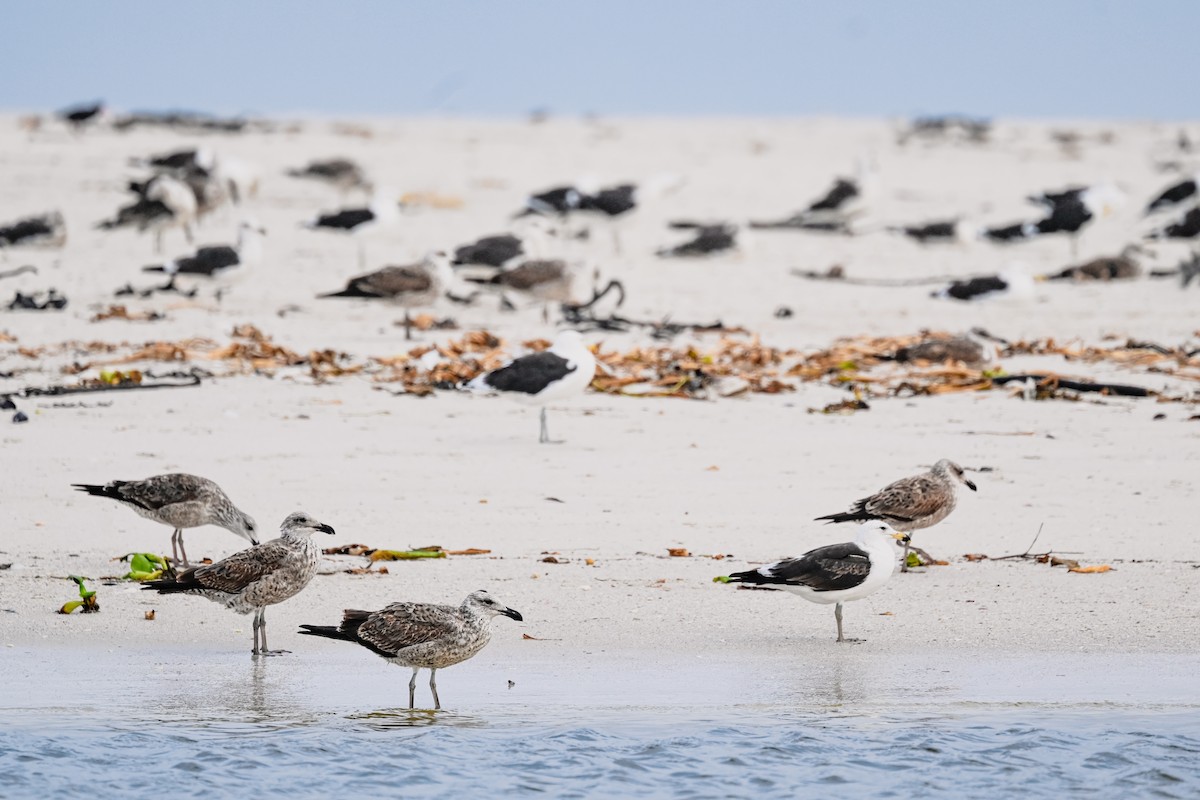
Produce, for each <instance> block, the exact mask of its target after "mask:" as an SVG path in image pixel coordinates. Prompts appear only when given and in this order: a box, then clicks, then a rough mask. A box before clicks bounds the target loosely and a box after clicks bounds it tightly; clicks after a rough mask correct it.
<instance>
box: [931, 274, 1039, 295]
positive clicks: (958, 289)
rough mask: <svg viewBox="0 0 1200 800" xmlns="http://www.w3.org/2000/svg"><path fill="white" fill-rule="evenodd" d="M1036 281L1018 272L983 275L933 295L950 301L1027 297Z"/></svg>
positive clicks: (954, 283) (954, 284) (940, 290)
mask: <svg viewBox="0 0 1200 800" xmlns="http://www.w3.org/2000/svg"><path fill="white" fill-rule="evenodd" d="M1034 285H1035V281H1034V279H1033V278H1031V277H1030V276H1029V275H1026V274H1024V273H1022V272H1020V271H1017V270H1006V271H1005V272H1002V273H1000V274H999V275H983V276H979V277H975V278H966V279H964V280H959V281H953V282H951V284H950V285H949V286H947V287H946V288H944V289H939V290H938V291H936V292H933V293H932V295H931V296H932V297H941V298H947V299H950V300H983V299H990V298H994V297H998V296H1000V295H1011V296H1016V297H1021V296H1027V295H1030V294H1032V293H1033V287H1034Z"/></svg>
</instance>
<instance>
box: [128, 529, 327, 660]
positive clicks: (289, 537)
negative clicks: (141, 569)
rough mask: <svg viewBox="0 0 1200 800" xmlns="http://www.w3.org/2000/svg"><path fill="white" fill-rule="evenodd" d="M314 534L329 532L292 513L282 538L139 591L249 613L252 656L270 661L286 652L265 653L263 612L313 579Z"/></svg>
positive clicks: (318, 552) (316, 549)
mask: <svg viewBox="0 0 1200 800" xmlns="http://www.w3.org/2000/svg"><path fill="white" fill-rule="evenodd" d="M314 531H321V532H322V533H330V534H331V533H333V532H334V530H333V528H331V527H329V526H328V525H325V524H324V523H321V522H317V521H316V520H315V519H313V518H312V517H310V516H309V515H308V514H305V513H304V512H303V511H295V512H292V513H291V514H289V515H288V517H287V519H285V520H284V521H283V525H282V526H281V527H280V533H281V536H280V537H279V538H278V539H272V540H271V541H269V542H265V543H264V544H256V545H255V546H254V547H251V548H249V549H248V550H242V551H241V552H238V553H234V554H233V555H231V556H230V557H229V558H224V559H221V560H220V561H218V562H217V563H215V564H210V565H208V566H205V567H196V568H195V569H190V570H187V571H186V572H183V573H181V574H180V575H179V576H178V577H176V578H175V579H174V580H161V581H148V582H147V583H145V584H143V586H142V588H143V589H148V590H153V591H157V592H158V593H160V594H175V593H178V592H182V593H184V594H195V595H200V596H201V597H207V598H208V599H209V600H212V601H213V602H215V603H220V604H221V605H223V606H225V607H226V608H228V609H231V610H233V611H236V612H237V613H238V614H249V613H250V612H251V611H253V612H254V623H253V627H254V649H253V650H252V651H251V653H252V654H254V655H260V654H261V655H264V656H270V655H275V654H276V653H283V652H287V651H285V650H276V651H271V650H268V649H267V619H266V608H267V606H273V605H275V604H276V603H282V602H283V601H284V600H287V599H288V598H289V597H292V596H293V595H296V594H298V593H299V592H300V590H301V589H303V588H304V587H305V586H307V585H308V582H309V581H311V580H312V579H313V576H314V575H316V574H317V562H318V561H319V560H320V557H321V549H320V548H319V547H317V545H316V544H315V543H314V542H313V540H312V538H311V537H312V534H313V532H314Z"/></svg>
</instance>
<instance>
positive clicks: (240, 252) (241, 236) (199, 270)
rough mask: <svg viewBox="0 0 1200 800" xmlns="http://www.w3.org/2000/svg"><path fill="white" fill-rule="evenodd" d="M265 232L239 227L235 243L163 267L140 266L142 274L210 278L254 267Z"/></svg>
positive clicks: (254, 225)
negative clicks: (154, 273)
mask: <svg viewBox="0 0 1200 800" xmlns="http://www.w3.org/2000/svg"><path fill="white" fill-rule="evenodd" d="M265 235H266V230H264V229H263V228H262V227H260V226H259V225H258V224H257V223H254V222H249V221H246V222H242V223H241V224H239V225H238V239H237V244H236V245H235V246H233V247H230V246H228V245H213V246H209V247H201V248H199V249H198V250H197V251H196V252H195V254H193V255H190V256H181V257H180V258H175V259H172V260H170V261H168V262H166V263H165V264H157V265H155V266H151V267H143V269H142V271H143V272H165V273H166V274H168V275H171V276H172V277H174V276H176V275H197V276H203V277H207V278H213V277H216V276H218V275H224V274H226V273H227V272H229V271H230V270H232V269H233V268H234V267H238V266H243V267H244V266H248V265H253V264H257V263H258V261H259V260H260V259H261V258H262V237H263V236H265Z"/></svg>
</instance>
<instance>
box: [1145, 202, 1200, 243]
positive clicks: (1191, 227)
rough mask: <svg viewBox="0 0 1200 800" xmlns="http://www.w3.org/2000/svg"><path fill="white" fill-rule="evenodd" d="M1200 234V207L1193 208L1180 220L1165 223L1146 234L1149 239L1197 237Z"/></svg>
mask: <svg viewBox="0 0 1200 800" xmlns="http://www.w3.org/2000/svg"><path fill="white" fill-rule="evenodd" d="M1197 236H1200V207H1197V208H1193V209H1191V210H1190V211H1188V212H1187V213H1186V214H1184V215H1183V218H1182V219H1180V220H1179V221H1178V222H1173V223H1171V224H1170V225H1164V226H1163V227H1161V228H1159V229H1158V230H1156V231H1153V232H1152V233H1150V234H1149V235H1147V236H1146V238H1147V239H1195V238H1196V237H1197Z"/></svg>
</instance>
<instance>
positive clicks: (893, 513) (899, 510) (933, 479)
mask: <svg viewBox="0 0 1200 800" xmlns="http://www.w3.org/2000/svg"><path fill="white" fill-rule="evenodd" d="M959 483H963V484H966V486H967V488H968V489H970V490H971V491H972V492H974V491H977V490H976V488H975V484H974V483H972V482H971V480H970V479H969V478H967V477H966V476H965V475H963V468H962V467H960V466H959V465H958V464H955V463H954V462H953V461H951V460H950V459H948V458H943V459H942V460H941V461H939V462H937V463H936V464H934V465H933V468H932V469H931V470H929V472H923V473H921V474H920V475H913V476H912V477H910V478H901V479H900V480H898V481H896V482H894V483H889V484H888V485H887V486H885V487H883V488H882V489H880V490H879V491H878V492H876V493H875V494H873V495H871V496H870V497H864V498H863V499H861V500H859V501H857V502H856V503H854V505H853V506H851V508H850V511H849V512H847V513H844V514H830V515H829V516H826V517H817V521H821V520H828V521H829V522H863V521H866V520H874V519H878V520H883V521H884V522H887V523H888V524H890V525H893V526H895V527H896V528H897V529H898V530H902V531H904V532H905V533H910V534H911V533H912V532H913V531H917V530H921V529H922V528H928V527H930V526H932V525H936V524H938V523H939V522H941V521H942V520H944V519H945V518H946V517H948V516H949V515H950V512H951V511H953V510H954V505H955V502H956V500H955V496H954V490H955V487H956V486H957V485H958V484H959ZM909 549H910V548H909V543H908V542H905V543H904V562H903V564H902V565H901V568H900V571H901V572H907V571H908V551H909ZM912 549H916V548H912Z"/></svg>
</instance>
